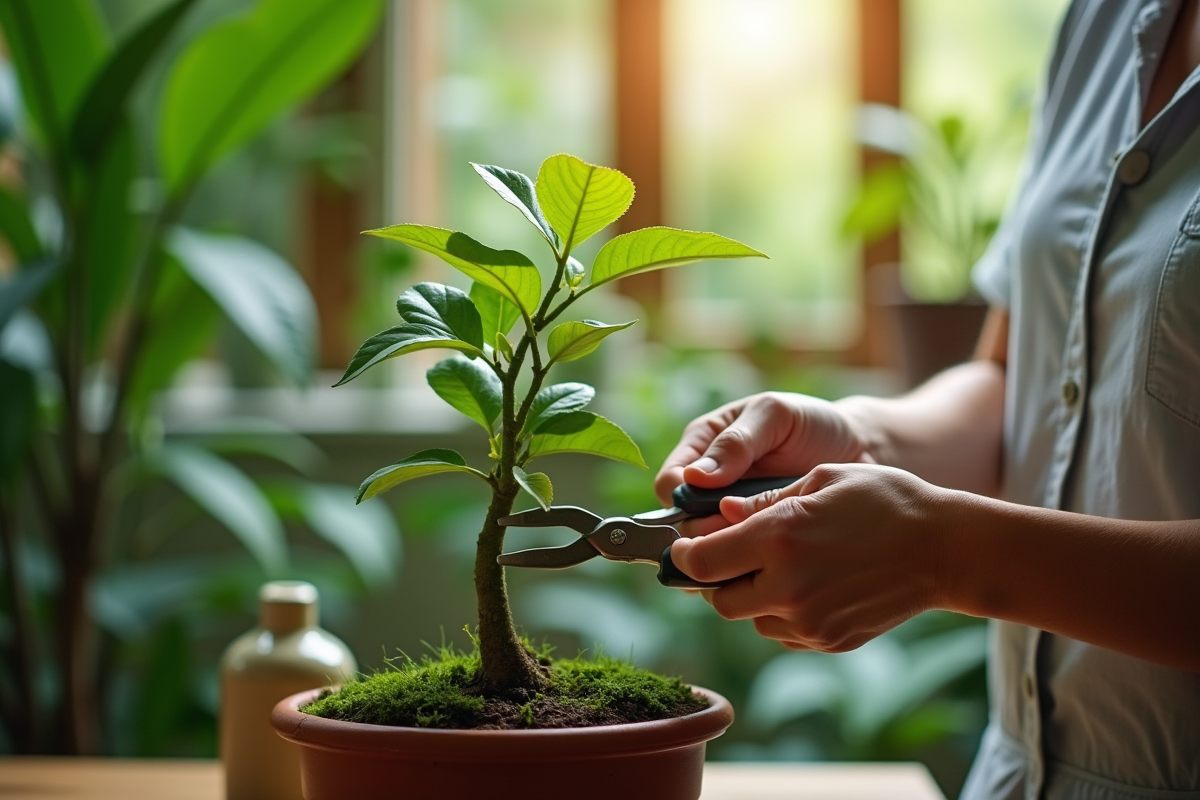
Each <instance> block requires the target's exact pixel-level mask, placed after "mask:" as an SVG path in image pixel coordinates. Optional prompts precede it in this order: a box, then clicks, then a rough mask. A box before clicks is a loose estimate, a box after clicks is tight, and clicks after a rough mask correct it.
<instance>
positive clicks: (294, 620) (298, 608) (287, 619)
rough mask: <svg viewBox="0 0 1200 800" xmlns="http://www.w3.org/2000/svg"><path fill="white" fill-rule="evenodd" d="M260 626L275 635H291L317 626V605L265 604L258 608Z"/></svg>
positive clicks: (314, 603) (313, 603)
mask: <svg viewBox="0 0 1200 800" xmlns="http://www.w3.org/2000/svg"><path fill="white" fill-rule="evenodd" d="M258 624H259V626H260V627H262V628H264V629H266V630H268V631H270V632H271V633H274V634H283V633H290V632H291V631H295V630H300V629H301V628H315V627H316V626H317V604H316V602H312V603H280V602H263V603H260V604H259V606H258Z"/></svg>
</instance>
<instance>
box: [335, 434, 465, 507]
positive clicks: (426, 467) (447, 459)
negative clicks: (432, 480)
mask: <svg viewBox="0 0 1200 800" xmlns="http://www.w3.org/2000/svg"><path fill="white" fill-rule="evenodd" d="M443 472H466V473H469V474H471V475H475V476H476V477H478V478H482V479H484V480H487V476H486V475H484V474H483V473H482V472H480V471H479V470H477V469H471V468H470V467H468V466H467V462H466V460H465V459H464V458H463V457H462V456H461V455H459V454H458V453H456V452H455V451H453V450H443V449H440V448H434V449H432V450H422V451H421V452H419V453H413V454H412V455H411V456H409V457H408V458H404V459H401V460H400V461H397V462H396V463H395V464H391V465H390V466H386V467H384V468H383V469H380V470H376V471H375V472H373V473H372V474H371V476H370V477H368V478H367V479H366V480H365V481H363V482H362V485H361V486H359V487H358V502H360V503H361V502H362V501H364V500H369V499H371V498H372V497H374V496H375V495H377V494H379V493H380V492H386V491H387V490H388V489H391V488H392V487H393V486H397V485H399V484H401V483H404V482H405V481H411V480H412V479H413V478H423V477H425V476H426V475H439V474H441V473H443Z"/></svg>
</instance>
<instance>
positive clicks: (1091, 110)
mask: <svg viewBox="0 0 1200 800" xmlns="http://www.w3.org/2000/svg"><path fill="white" fill-rule="evenodd" d="M1181 6H1182V2H1181V1H1180V0H1076V2H1075V3H1074V4H1073V5H1072V6H1071V8H1070V10H1069V11H1068V12H1067V16H1066V19H1065V20H1064V22H1063V27H1062V30H1061V32H1060V34H1059V39H1058V43H1057V46H1056V49H1055V52H1054V56H1053V60H1052V62H1051V66H1050V73H1049V77H1048V82H1047V86H1046V94H1045V100H1044V104H1043V107H1042V108H1041V113H1040V117H1039V120H1038V123H1037V127H1036V129H1035V133H1034V141H1033V144H1032V149H1031V153H1030V157H1029V160H1028V168H1027V169H1028V172H1027V176H1026V177H1025V179H1024V183H1023V187H1022V189H1021V191H1020V192H1019V194H1018V196H1017V199H1016V202H1015V204H1014V206H1013V208H1012V209H1011V210H1010V213H1009V214H1008V217H1007V219H1006V221H1005V223H1004V224H1003V225H1002V227H1001V230H1000V232H999V233H998V234H997V236H996V239H995V240H994V242H993V244H992V247H991V248H990V250H989V251H988V253H987V255H985V256H984V258H983V260H982V261H981V262H980V263H979V265H978V266H977V268H976V275H975V279H976V284H977V285H978V287H979V289H980V291H981V292H982V293H983V294H984V296H985V297H986V298H987V299H988V300H989V301H990V302H991V303H993V304H995V305H998V306H1002V307H1005V308H1007V309H1008V310H1009V312H1010V320H1011V327H1010V331H1009V355H1008V368H1007V370H1008V371H1007V388H1006V391H1007V395H1006V398H1005V419H1004V459H1005V468H1004V495H1005V499H1007V500H1010V501H1012V502H1015V503H1022V504H1026V505H1032V506H1042V507H1046V508H1059V509H1064V510H1067V511H1074V512H1079V513H1083V514H1093V515H1099V516H1104V517H1114V518H1121V519H1138V520H1177V519H1200V70H1197V71H1196V72H1194V73H1193V74H1192V75H1191V76H1190V77H1189V78H1188V79H1187V81H1186V82H1185V83H1184V84H1183V86H1181V87H1180V89H1179V91H1178V92H1177V94H1176V95H1175V97H1174V98H1173V99H1172V100H1171V102H1170V104H1169V105H1168V106H1167V107H1166V108H1165V109H1164V110H1163V111H1162V112H1161V113H1160V114H1159V115H1158V116H1157V117H1156V118H1155V119H1154V120H1153V121H1152V122H1151V123H1150V124H1149V125H1147V126H1145V127H1142V124H1141V117H1142V109H1143V106H1144V102H1145V98H1146V96H1147V94H1148V92H1149V88H1150V84H1151V81H1152V80H1153V77H1154V73H1155V69H1156V67H1157V65H1158V62H1159V61H1160V59H1161V57H1162V54H1163V51H1164V49H1165V47H1166V43H1167V38H1168V36H1169V34H1170V30H1171V27H1172V24H1173V22H1174V20H1175V17H1176V15H1177V12H1178V11H1179V9H1180V7H1181ZM1114 580H1120V577H1119V576H1114ZM1196 580H1197V581H1200V571H1198V572H1197V575H1196ZM1193 616H1194V615H1193ZM992 634H993V636H992V653H991V662H990V668H991V671H990V676H989V679H990V687H991V697H992V699H991V702H992V711H991V723H990V725H989V727H988V730H987V732H986V733H985V735H984V740H983V744H982V746H981V749H980V752H979V755H978V757H977V759H976V763H975V766H974V767H973V768H972V772H971V775H970V778H969V779H968V783H967V786H966V788H965V789H964V793H963V797H965V798H970V800H1000V798H1004V799H1005V800H1009V798H1011V799H1012V800H1018V798H1019V799H1020V800H1033V799H1034V798H1037V797H1046V798H1050V799H1051V800H1059V799H1060V798H1095V799H1096V800H1101V799H1102V800H1132V799H1133V798H1172V800H1182V798H1200V674H1197V673H1192V672H1186V671H1183V670H1178V669H1172V668H1169V667H1164V666H1160V665H1157V664H1153V663H1150V662H1148V661H1143V660H1140V659H1137V658H1133V657H1131V656H1126V655H1122V654H1120V653H1116V652H1113V651H1110V650H1105V649H1103V648H1100V647H1095V646H1093V645H1089V644H1084V643H1083V642H1077V641H1073V640H1071V639H1067V638H1065V637H1062V636H1056V635H1051V634H1048V633H1045V632H1042V631H1038V630H1033V629H1031V628H1027V627H1024V626H1021V625H1015V624H1012V623H1007V622H997V623H993V629H992ZM1179 635H1180V636H1190V637H1197V636H1200V630H1181V631H1179Z"/></svg>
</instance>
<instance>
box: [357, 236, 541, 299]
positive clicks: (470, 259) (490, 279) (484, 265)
mask: <svg viewBox="0 0 1200 800" xmlns="http://www.w3.org/2000/svg"><path fill="white" fill-rule="evenodd" d="M364 233H366V234H367V235H368V236H379V237H382V238H384V239H395V240H396V241H397V242H403V243H404V244H407V245H410V246H412V247H415V248H417V249H418V250H424V251H425V252H427V253H433V254H434V255H435V256H437V257H438V258H440V259H442V260H443V261H445V262H446V263H447V264H449V265H450V266H452V267H454V268H455V269H457V270H459V271H460V272H462V273H463V274H465V275H466V276H467V277H468V278H470V279H471V280H474V281H479V282H480V283H483V284H486V285H487V286H489V287H491V288H492V289H495V290H496V291H497V292H499V293H500V294H502V295H504V296H505V297H506V298H508V299H509V300H511V301H513V302H514V303H516V304H517V305H518V306H519V307H520V308H522V309H524V311H525V312H526V313H527V314H532V313H533V312H534V310H536V309H537V306H538V303H540V302H541V300H542V276H541V275H540V274H538V271H537V267H535V266H534V265H533V262H532V261H530V260H529V259H528V258H527V257H526V256H524V255H522V254H521V253H518V252H517V251H515V250H493V249H492V248H490V247H488V246H486V245H482V244H480V243H479V242H477V241H475V240H474V239H472V238H471V237H470V236H467V235H466V234H465V233H457V232H455V231H448V230H446V229H445V228H434V227H432V226H430V225H392V226H391V227H388V228H378V229H376V230H371V231H364Z"/></svg>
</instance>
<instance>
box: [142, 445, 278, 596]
mask: <svg viewBox="0 0 1200 800" xmlns="http://www.w3.org/2000/svg"><path fill="white" fill-rule="evenodd" d="M151 466H152V467H153V468H154V469H155V470H156V471H157V472H158V473H159V474H161V475H163V476H164V477H166V478H167V479H168V480H170V481H171V482H172V483H174V484H175V485H176V486H178V487H179V488H180V489H181V490H182V491H183V493H184V494H186V495H188V497H190V498H192V500H193V501H195V503H196V505H198V506H200V507H201V508H202V509H204V510H205V511H206V512H207V513H208V514H209V515H210V516H211V517H213V519H215V520H217V521H218V522H220V523H221V524H222V525H224V526H225V527H226V528H228V529H229V530H230V532H231V533H233V535H234V536H236V537H237V538H238V540H239V541H241V543H242V545H243V546H244V547H245V548H246V549H247V550H248V551H249V552H250V554H251V555H252V556H254V558H255V560H257V561H258V563H259V564H261V565H262V568H263V571H265V572H266V573H267V574H268V575H277V574H279V573H280V572H282V571H283V570H284V568H285V567H286V566H287V543H286V540H285V538H284V533H283V523H282V522H280V520H279V515H277V514H276V513H275V511H274V509H273V508H271V504H270V503H268V502H267V499H266V497H264V496H263V493H262V491H261V490H259V488H258V486H256V485H255V483H254V481H252V480H250V478H249V477H248V476H247V475H246V473H244V472H242V471H241V470H240V469H238V468H237V467H235V466H233V465H232V464H230V463H229V462H228V461H225V460H224V459H221V458H217V457H216V456H214V455H213V454H212V453H209V452H206V451H204V450H201V449H199V448H196V447H190V446H188V445H180V444H172V445H168V446H164V447H163V448H162V449H161V450H160V451H159V452H158V454H157V455H156V456H155V457H154V459H153V461H152V462H151Z"/></svg>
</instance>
